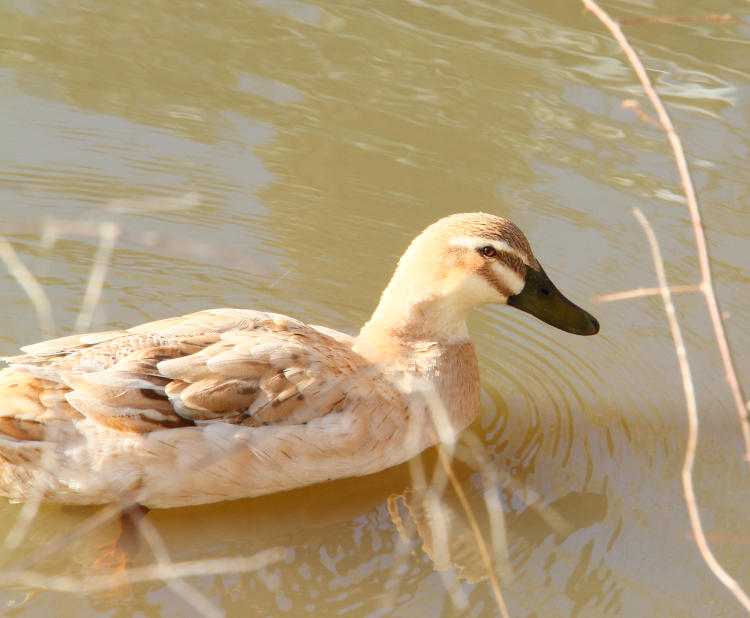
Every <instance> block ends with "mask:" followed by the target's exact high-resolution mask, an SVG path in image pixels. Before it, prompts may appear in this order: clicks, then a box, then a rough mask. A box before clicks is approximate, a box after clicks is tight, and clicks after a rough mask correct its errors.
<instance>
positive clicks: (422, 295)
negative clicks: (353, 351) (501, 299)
mask: <svg viewBox="0 0 750 618" xmlns="http://www.w3.org/2000/svg"><path fill="white" fill-rule="evenodd" d="M398 275H399V273H396V275H394V277H393V279H392V280H391V282H390V283H389V284H388V287H387V288H386V289H385V291H384V292H383V295H382V297H381V299H380V302H379V303H378V306H377V308H376V309H375V311H374V313H373V314H372V317H371V318H370V319H369V320H368V321H367V323H366V324H365V325H364V326H363V327H362V330H361V331H360V333H359V336H358V337H357V343H358V347H359V348H360V349H362V348H365V347H366V348H371V349H373V350H377V351H378V352H379V354H385V355H391V354H401V353H403V352H404V351H408V350H409V349H413V348H414V347H415V346H424V344H426V343H430V344H438V345H442V346H449V345H452V344H458V343H466V342H468V341H469V333H468V330H467V328H466V317H467V315H468V313H469V311H470V309H471V307H468V306H463V305H462V304H461V303H456V302H455V299H452V298H450V299H449V298H448V297H446V295H445V294H444V293H443V290H441V289H436V287H435V286H433V287H424V286H422V287H409V285H408V282H406V281H404V282H402V281H401V280H400V279H401V277H399V276H398Z"/></svg>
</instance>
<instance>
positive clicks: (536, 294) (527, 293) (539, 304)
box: [508, 266, 599, 335]
mask: <svg viewBox="0 0 750 618" xmlns="http://www.w3.org/2000/svg"><path fill="white" fill-rule="evenodd" d="M508 304H509V305H512V306H513V307H516V308H517V309H520V310H521V311H526V312H527V313H530V314H531V315H534V316H536V317H538V318H539V319H540V320H542V321H543V322H547V324H550V325H551V326H554V327H556V328H559V329H560V330H564V331H565V332H568V333H573V334H575V335H595V334H596V333H598V332H599V322H597V320H596V318H595V317H594V316H593V315H591V314H590V313H588V312H587V311H584V310H583V309H581V308H580V307H579V306H578V305H574V304H573V303H572V302H570V301H569V300H568V299H567V298H565V296H563V295H562V294H561V293H560V291H559V290H558V289H557V288H556V287H555V285H554V284H553V283H552V281H550V280H549V277H548V276H547V274H546V273H545V272H544V270H543V269H542V267H541V266H540V267H539V270H534V269H533V268H530V267H528V266H527V267H526V284H525V285H524V286H523V290H521V292H520V293H519V294H516V295H515V296H511V297H509V298H508Z"/></svg>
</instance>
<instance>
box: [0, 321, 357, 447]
mask: <svg viewBox="0 0 750 618" xmlns="http://www.w3.org/2000/svg"><path fill="white" fill-rule="evenodd" d="M352 342H353V338H351V337H349V336H348V335H345V334H343V333H338V332H336V331H332V330H330V329H325V328H322V327H314V326H310V325H307V324H305V323H303V322H300V321H298V320H295V319H293V318H289V317H287V316H283V315H279V314H273V313H264V312H260V311H252V310H243V309H212V310H206V311H199V312H197V313H192V314H188V315H185V316H182V317H178V318H170V319H166V320H160V321H156V322H150V323H147V324H143V325H140V326H136V327H134V328H131V329H129V330H123V331H107V332H102V333H89V334H85V335H74V336H71V337H63V338H61V339H54V340H50V341H45V342H42V343H39V344H34V345H31V346H27V347H25V348H23V351H24V352H25V354H24V355H22V356H16V357H11V358H8V359H6V361H7V362H8V363H9V364H10V367H8V368H6V369H4V370H3V371H2V372H0V402H2V403H0V435H2V434H4V437H6V438H12V439H15V440H18V439H22V440H29V439H31V440H34V439H42V437H43V435H44V431H45V429H46V428H48V427H49V426H50V425H51V424H53V423H61V422H63V423H64V422H70V421H74V420H76V419H81V418H82V417H86V418H88V419H91V420H93V421H95V422H96V423H98V424H101V425H104V426H106V427H109V428H112V429H115V430H119V431H123V432H135V433H141V434H145V433H148V432H151V431H155V430H159V429H168V428H172V427H182V426H189V425H196V424H204V423H216V422H224V423H231V424H235V425H245V426H262V425H270V424H302V423H306V422H307V421H309V420H311V419H313V418H317V417H320V416H324V415H326V414H329V413H331V412H335V411H337V410H340V409H341V407H342V406H343V404H344V400H345V399H346V397H347V393H348V391H349V389H350V387H351V385H352V381H353V380H355V379H357V378H358V377H359V376H361V375H362V374H363V372H369V371H371V370H372V366H371V365H370V364H369V363H367V361H366V360H365V359H364V358H362V357H361V356H360V355H358V354H357V353H355V352H354V351H352V349H351V345H352Z"/></svg>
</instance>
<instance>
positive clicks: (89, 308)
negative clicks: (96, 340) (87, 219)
mask: <svg viewBox="0 0 750 618" xmlns="http://www.w3.org/2000/svg"><path fill="white" fill-rule="evenodd" d="M99 234H100V235H99V248H98V249H97V252H96V257H95V258H94V265H93V266H92V268H91V274H90V275H89V280H88V284H87V285H86V293H85V294H84V295H83V301H82V302H81V310H80V311H79V313H78V318H77V319H76V330H77V331H78V332H82V331H85V330H88V329H89V328H90V327H91V322H92V320H93V317H94V309H95V308H96V305H97V304H98V303H99V297H100V296H101V293H102V288H103V287H104V280H105V279H106V278H107V268H108V266H109V259H110V257H111V256H112V250H113V249H114V248H115V243H116V242H117V237H118V236H119V235H120V226H119V225H117V224H116V223H102V224H101V225H100V226H99Z"/></svg>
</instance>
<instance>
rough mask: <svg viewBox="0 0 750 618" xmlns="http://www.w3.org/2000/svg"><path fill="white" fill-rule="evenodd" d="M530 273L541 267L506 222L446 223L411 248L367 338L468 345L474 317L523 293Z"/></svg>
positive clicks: (470, 217)
mask: <svg viewBox="0 0 750 618" xmlns="http://www.w3.org/2000/svg"><path fill="white" fill-rule="evenodd" d="M527 267H530V268H533V269H538V268H539V265H538V263H537V261H536V259H535V258H534V255H533V253H532V251H531V247H530V246H529V243H528V241H527V240H526V237H525V236H524V235H523V233H522V232H521V230H519V229H518V227H516V226H515V225H514V224H513V223H511V222H510V221H508V220H507V219H503V218H502V217H497V216H495V215H490V214H486V213H463V214H456V215H451V216H449V217H445V218H443V219H440V220H439V221H437V222H436V223H433V224H432V225H430V226H429V227H428V228H427V229H426V230H424V231H423V232H422V233H421V234H420V235H419V236H417V237H416V238H415V239H414V240H413V241H412V243H411V244H410V245H409V248H408V249H407V250H406V252H405V253H404V255H403V256H402V257H401V259H400V260H399V263H398V268H397V269H396V272H395V273H394V275H393V278H392V279H391V282H390V283H389V284H388V287H387V288H386V289H385V291H384V292H383V295H382V297H381V299H380V304H379V305H378V308H377V309H376V310H375V313H374V314H373V316H372V318H371V319H370V321H369V322H368V323H367V324H366V325H365V326H364V327H363V329H362V333H361V335H360V337H362V338H368V339H375V338H376V337H380V338H384V337H385V338H391V337H394V336H395V337H398V338H399V339H402V340H410V339H411V340H435V341H450V342H456V341H460V340H465V339H467V338H468V333H467V330H466V317H467V315H468V313H469V311H471V309H473V308H474V307H476V306H478V305H482V304H485V303H499V304H504V303H506V302H507V300H508V298H509V297H510V296H513V295H516V294H518V293H519V292H521V290H522V289H523V287H524V280H525V273H526V268H527Z"/></svg>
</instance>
